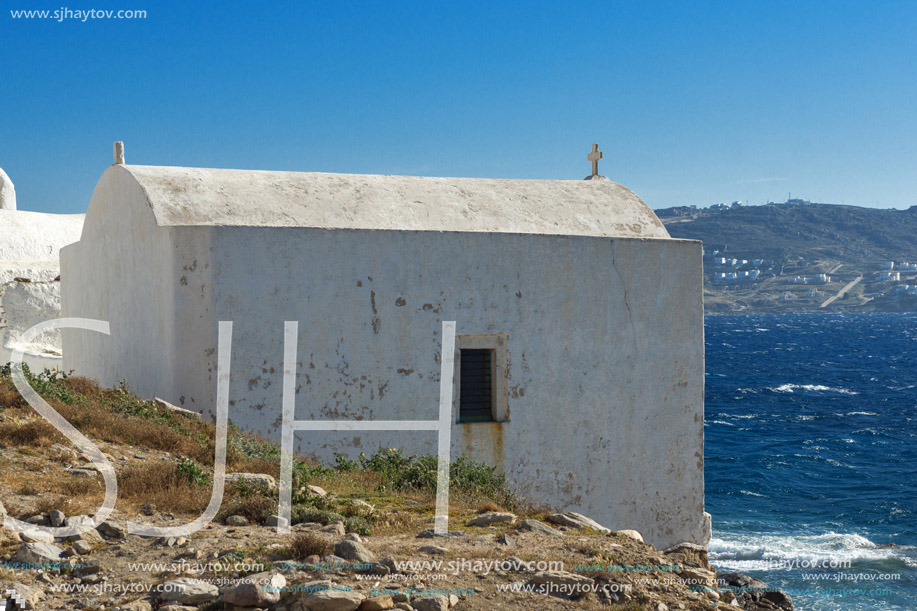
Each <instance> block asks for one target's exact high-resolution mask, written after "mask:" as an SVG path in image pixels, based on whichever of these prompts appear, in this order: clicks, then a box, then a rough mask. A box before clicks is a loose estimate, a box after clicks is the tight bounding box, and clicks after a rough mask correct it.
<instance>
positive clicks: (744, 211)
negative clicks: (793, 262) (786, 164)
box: [656, 204, 917, 261]
mask: <svg viewBox="0 0 917 611" xmlns="http://www.w3.org/2000/svg"><path fill="white" fill-rule="evenodd" d="M656 215H657V216H659V218H660V220H662V222H663V223H665V225H666V229H668V231H669V234H670V235H671V236H672V237H674V238H692V239H696V240H703V242H704V246H705V250H706V251H708V252H710V251H712V250H720V251H721V252H726V253H729V254H731V255H733V256H735V255H744V254H746V253H747V254H754V255H756V256H761V257H763V258H767V259H773V260H781V259H783V258H785V257H787V256H795V255H800V256H804V257H806V258H807V259H813V258H817V256H819V255H820V256H826V257H830V258H835V259H851V260H875V261H879V260H889V261H893V260H900V259H911V260H915V259H917V206H911V207H910V208H909V209H908V210H877V209H875V208H860V207H857V206H839V205H835V204H804V205H796V204H768V205H766V206H742V207H737V208H730V209H727V210H709V209H700V210H699V209H692V208H685V207H680V208H666V209H663V210H656Z"/></svg>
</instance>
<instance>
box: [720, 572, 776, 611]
mask: <svg viewBox="0 0 917 611" xmlns="http://www.w3.org/2000/svg"><path fill="white" fill-rule="evenodd" d="M717 581H718V582H719V583H720V584H725V585H727V586H729V591H730V592H734V593H735V595H736V598H737V602H736V603H734V604H735V605H736V606H738V607H741V608H743V609H745V610H746V611H774V610H775V609H780V610H781V611H793V599H792V598H790V596H789V595H788V594H786V593H784V592H782V591H780V590H778V589H777V588H771V587H770V586H768V585H767V584H766V583H764V582H763V581H761V580H760V579H755V578H754V577H749V576H748V575H743V574H742V573H725V574H723V575H720V576H719V578H718V580H717Z"/></svg>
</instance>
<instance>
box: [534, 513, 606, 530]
mask: <svg viewBox="0 0 917 611" xmlns="http://www.w3.org/2000/svg"><path fill="white" fill-rule="evenodd" d="M548 521H549V522H553V523H554V524H560V525H561V526H570V527H572V528H591V529H593V530H597V531H599V532H602V533H610V532H611V529H610V528H605V527H604V526H602V525H601V524H599V523H598V522H596V521H595V520H593V519H592V518H587V517H586V516H584V515H583V514H581V513H576V512H575V511H568V512H567V513H552V514H551V515H549V516H548Z"/></svg>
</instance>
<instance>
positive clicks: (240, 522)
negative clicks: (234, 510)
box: [226, 516, 248, 526]
mask: <svg viewBox="0 0 917 611" xmlns="http://www.w3.org/2000/svg"><path fill="white" fill-rule="evenodd" d="M226 526H248V518H246V517H245V516H229V517H228V518H226Z"/></svg>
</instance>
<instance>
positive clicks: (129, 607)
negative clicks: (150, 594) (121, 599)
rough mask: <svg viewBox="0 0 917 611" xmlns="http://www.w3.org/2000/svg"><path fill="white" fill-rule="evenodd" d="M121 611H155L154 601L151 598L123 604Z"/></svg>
mask: <svg viewBox="0 0 917 611" xmlns="http://www.w3.org/2000/svg"><path fill="white" fill-rule="evenodd" d="M121 611H153V601H151V600H150V599H149V598H139V599H137V600H133V601H131V602H129V603H124V604H122V605H121Z"/></svg>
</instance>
